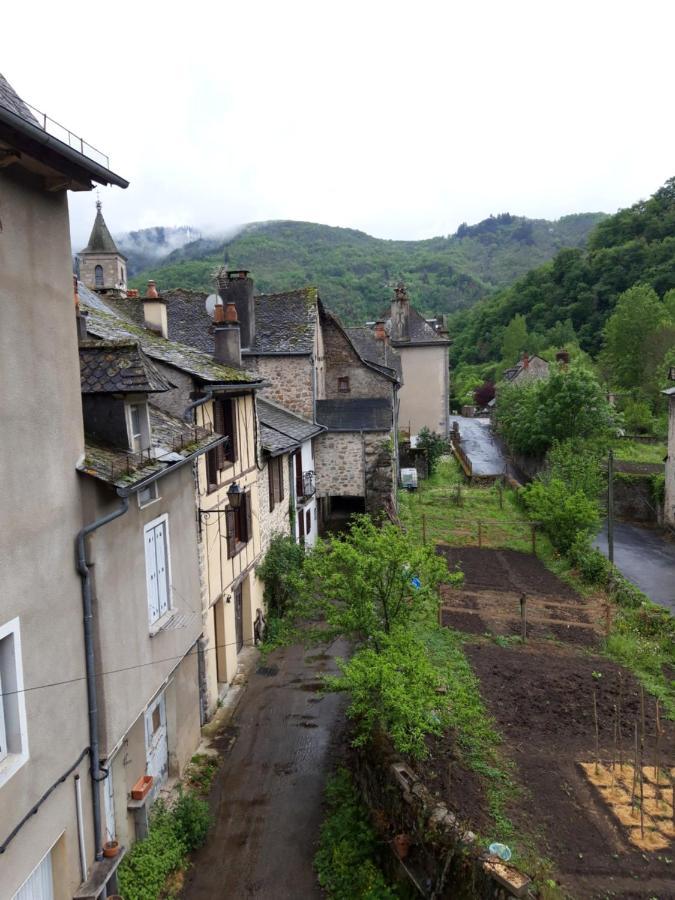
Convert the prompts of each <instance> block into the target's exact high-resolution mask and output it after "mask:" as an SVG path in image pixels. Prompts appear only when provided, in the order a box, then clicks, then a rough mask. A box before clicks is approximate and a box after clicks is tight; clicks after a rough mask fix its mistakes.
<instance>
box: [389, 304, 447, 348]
mask: <svg viewBox="0 0 675 900" xmlns="http://www.w3.org/2000/svg"><path fill="white" fill-rule="evenodd" d="M390 323H391V317H390V316H389V317H388V318H387V324H388V325H389V324H390ZM408 335H409V340H405V341H398V340H396V341H395V340H392V342H391V343H392V346H394V347H410V346H415V345H422V346H426V345H428V344H438V345H439V346H443V345H447V346H449V345H450V344H451V343H452V341H451V340H449V338H447V337H441V336H440V335H439V334H438V333H437V332H436V331H435V329H434V328H432V327H431V325H429V323H428V322H427V320H426V319H425V318H424V316H422V315H420V313H418V312H417V310H416V309H415V308H414V306H410V307H409V311H408Z"/></svg>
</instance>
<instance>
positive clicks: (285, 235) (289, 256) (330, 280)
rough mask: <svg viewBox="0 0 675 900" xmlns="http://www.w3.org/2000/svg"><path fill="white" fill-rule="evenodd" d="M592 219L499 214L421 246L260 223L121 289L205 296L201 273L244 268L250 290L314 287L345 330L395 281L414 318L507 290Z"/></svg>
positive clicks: (208, 285) (209, 285)
mask: <svg viewBox="0 0 675 900" xmlns="http://www.w3.org/2000/svg"><path fill="white" fill-rule="evenodd" d="M602 218H603V214H602V213H585V214H580V215H571V216H565V217H563V218H561V219H558V220H557V221H554V222H551V221H547V220H545V219H526V218H523V217H522V216H512V215H510V214H508V213H504V214H502V215H499V216H492V217H490V218H489V219H485V220H484V221H483V222H480V223H479V224H477V225H472V226H468V225H462V226H460V228H459V229H458V231H457V233H456V234H454V235H451V236H449V237H437V238H431V239H429V240H423V241H390V240H381V239H379V238H374V237H371V236H370V235H367V234H365V233H364V232H362V231H355V230H353V229H349V228H334V227H331V226H328V225H316V224H312V223H309V222H290V221H286V222H266V223H260V224H255V225H249V226H246V227H245V228H244V229H243V230H242V231H240V232H239V233H238V234H237V235H236V236H235V237H233V238H231V239H230V240H226V241H224V240H221V241H218V240H214V239H208V238H206V239H202V240H199V241H195V242H194V243H192V244H187V245H186V246H185V247H183V248H181V249H179V250H176V251H175V252H173V253H171V254H170V255H169V256H167V257H166V258H165V259H164V260H163V261H162V262H161V263H160V264H155V265H154V266H153V267H152V268H150V269H148V270H146V271H144V272H141V273H139V274H138V275H136V276H135V278H133V279H132V281H131V284H132V287H139V288H142V287H144V286H145V283H146V282H147V280H148V279H149V278H154V279H155V281H157V283H158V285H159V286H160V288H161V289H164V290H167V289H168V288H172V287H186V288H195V289H204V290H212V289H213V281H212V278H211V273H212V272H213V270H214V268H215V267H216V266H218V265H222V263H223V262H226V263H227V265H228V266H230V267H231V268H242V269H250V270H251V272H252V274H253V277H254V278H255V282H256V286H257V288H258V290H260V291H282V290H286V289H289V288H297V287H299V286H303V285H306V284H316V285H318V287H319V289H320V291H321V295H322V297H324V299H325V300H326V301H327V302H328V303H329V304H330V306H331V308H333V309H335V310H336V312H338V313H339V314H340V315H342V316H343V318H344V319H345V320H346V321H347V322H350V323H354V322H360V321H363V320H365V319H368V318H372V317H375V316H377V315H378V314H379V313H380V312H381V310H382V306H383V304H386V302H387V300H388V297H389V295H390V292H391V287H392V285H393V284H394V283H395V282H396V281H398V280H399V279H403V280H404V281H405V282H406V284H407V285H408V289H409V292H410V295H411V297H412V299H413V302H414V303H415V305H416V306H417V307H418V308H419V309H420V311H423V312H425V313H428V314H435V313H448V312H453V311H456V310H458V309H462V308H464V307H467V306H470V305H471V304H473V303H475V302H476V301H477V300H478V299H479V298H480V297H484V296H485V295H486V294H488V293H490V292H492V291H494V290H495V289H498V288H501V287H504V286H506V285H508V284H510V283H512V282H513V281H514V280H515V279H516V278H519V277H521V276H522V275H523V274H524V273H525V272H527V271H528V270H529V269H531V268H532V267H534V266H537V265H539V264H541V263H542V262H545V261H546V260H548V259H550V258H551V257H552V256H553V255H554V254H555V253H556V252H557V251H558V250H559V249H560V248H561V247H580V246H583V245H584V243H585V241H586V238H587V236H588V234H589V232H590V231H591V229H592V228H593V227H594V226H595V225H596V224H597V223H598V222H599V221H600V220H601V219H602ZM130 263H131V264H133V260H130Z"/></svg>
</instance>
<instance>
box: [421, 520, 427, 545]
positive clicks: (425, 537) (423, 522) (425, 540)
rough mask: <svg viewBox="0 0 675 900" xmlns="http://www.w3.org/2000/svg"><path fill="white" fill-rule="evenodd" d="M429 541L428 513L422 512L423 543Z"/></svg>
mask: <svg viewBox="0 0 675 900" xmlns="http://www.w3.org/2000/svg"><path fill="white" fill-rule="evenodd" d="M426 542H427V514H426V513H422V543H423V544H426Z"/></svg>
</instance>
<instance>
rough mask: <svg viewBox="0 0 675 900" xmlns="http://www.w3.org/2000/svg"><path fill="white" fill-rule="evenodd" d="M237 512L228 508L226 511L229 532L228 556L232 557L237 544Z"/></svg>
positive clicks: (226, 526)
mask: <svg viewBox="0 0 675 900" xmlns="http://www.w3.org/2000/svg"><path fill="white" fill-rule="evenodd" d="M235 516H236V513H235V511H234V510H233V509H227V510H226V511H225V529H226V532H227V558H228V559H231V558H232V557H233V556H234V555H235V553H236V546H237V536H236V533H235V525H234V519H235Z"/></svg>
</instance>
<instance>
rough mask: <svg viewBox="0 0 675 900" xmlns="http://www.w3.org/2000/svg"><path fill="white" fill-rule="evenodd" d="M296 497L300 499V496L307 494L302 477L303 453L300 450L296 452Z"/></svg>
mask: <svg viewBox="0 0 675 900" xmlns="http://www.w3.org/2000/svg"><path fill="white" fill-rule="evenodd" d="M294 455H295V497H296V499H298V500H299V499H300V497H304V496H305V487H304V481H303V477H302V454H301V452H300V451H299V450H296V452H295V454H294Z"/></svg>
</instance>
